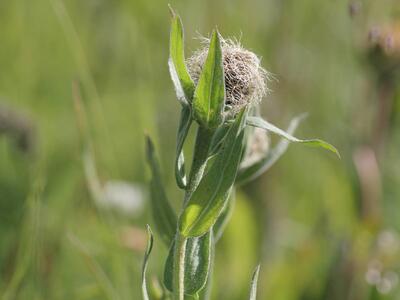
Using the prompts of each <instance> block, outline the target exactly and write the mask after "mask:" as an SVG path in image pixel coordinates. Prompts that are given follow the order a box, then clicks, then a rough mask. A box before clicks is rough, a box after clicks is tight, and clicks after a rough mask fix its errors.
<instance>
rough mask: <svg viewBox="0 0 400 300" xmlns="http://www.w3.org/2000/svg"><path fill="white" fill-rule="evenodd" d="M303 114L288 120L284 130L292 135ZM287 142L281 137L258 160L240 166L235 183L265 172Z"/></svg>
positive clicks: (286, 145)
mask: <svg viewBox="0 0 400 300" xmlns="http://www.w3.org/2000/svg"><path fill="white" fill-rule="evenodd" d="M305 116H306V114H302V115H300V116H298V117H296V118H294V119H293V120H292V121H290V124H289V127H288V129H287V130H286V132H287V133H288V134H290V135H292V134H293V133H294V132H295V130H296V128H297V127H298V126H299V124H300V122H301V121H302V120H304V118H305ZM289 143H290V142H289V141H288V140H287V139H286V138H282V139H281V140H280V141H279V143H278V145H276V146H275V147H274V148H273V149H271V150H268V151H267V153H265V155H264V156H263V157H261V158H260V159H259V160H258V161H256V162H254V163H253V164H251V165H249V166H246V167H243V168H240V169H239V171H238V175H237V177H236V183H237V184H244V183H246V182H249V181H252V180H254V179H255V178H257V177H258V176H260V175H261V174H263V173H265V172H266V171H267V170H268V169H269V168H270V167H272V165H274V164H275V162H277V161H278V160H279V158H280V157H281V156H282V155H283V154H284V153H285V152H286V150H287V148H288V146H289Z"/></svg>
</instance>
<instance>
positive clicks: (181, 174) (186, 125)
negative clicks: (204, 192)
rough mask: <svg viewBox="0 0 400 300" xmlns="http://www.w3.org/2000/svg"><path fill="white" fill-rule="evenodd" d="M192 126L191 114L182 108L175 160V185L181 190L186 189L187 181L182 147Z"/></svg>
mask: <svg viewBox="0 0 400 300" xmlns="http://www.w3.org/2000/svg"><path fill="white" fill-rule="evenodd" d="M191 124H192V114H191V110H190V107H189V106H183V107H182V110H181V119H180V121H179V128H178V137H177V145H176V158H175V178H176V184H177V185H178V187H180V188H181V189H184V188H186V185H187V179H186V172H185V157H184V154H183V145H184V143H185V140H186V137H187V134H188V132H189V129H190V125H191Z"/></svg>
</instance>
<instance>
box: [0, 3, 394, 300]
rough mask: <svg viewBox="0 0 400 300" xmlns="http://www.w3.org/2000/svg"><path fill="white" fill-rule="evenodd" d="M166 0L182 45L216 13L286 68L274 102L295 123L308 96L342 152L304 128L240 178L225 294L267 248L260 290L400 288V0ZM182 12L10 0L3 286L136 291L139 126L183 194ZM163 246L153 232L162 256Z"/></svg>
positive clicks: (277, 116) (226, 242)
mask: <svg viewBox="0 0 400 300" xmlns="http://www.w3.org/2000/svg"><path fill="white" fill-rule="evenodd" d="M170 4H171V6H172V7H173V8H174V9H175V10H176V11H177V12H178V13H179V14H180V15H181V17H182V20H183V23H184V27H185V34H186V54H187V55H190V53H191V52H192V51H193V50H195V49H196V48H197V47H199V41H198V40H196V39H195V37H197V36H198V35H199V33H200V34H202V35H207V34H208V33H209V32H210V31H211V30H212V29H213V28H215V26H218V29H219V30H220V32H221V33H222V34H223V35H224V36H226V37H238V38H239V39H240V40H241V42H242V44H243V45H244V46H245V47H246V48H249V49H251V50H252V51H254V52H255V53H257V54H258V55H260V56H262V64H263V66H264V67H265V68H266V69H267V70H269V71H270V72H272V73H273V75H274V76H273V77H274V80H272V81H271V82H269V87H270V89H271V90H272V92H271V93H270V94H269V95H268V96H267V97H266V99H264V101H263V104H262V110H263V115H264V116H265V117H266V118H268V119H269V120H270V121H272V122H273V123H275V124H277V125H278V126H280V127H286V126H287V124H288V122H289V120H290V119H291V118H292V117H293V116H295V115H298V114H300V113H302V112H308V113H309V117H308V119H307V120H306V121H305V122H304V123H303V124H302V126H301V128H300V129H299V130H298V132H297V135H298V136H299V137H319V138H323V139H325V140H327V141H329V142H331V143H332V144H334V145H335V146H336V147H337V148H338V149H339V150H340V152H341V155H342V159H341V160H338V159H336V158H335V157H334V156H333V155H330V154H329V153H326V152H324V151H319V150H318V149H312V148H307V147H303V146H301V145H291V146H290V147H289V150H288V152H287V153H286V154H285V155H284V156H283V158H282V159H281V160H280V161H279V162H278V163H277V164H276V165H275V166H274V167H273V168H271V170H270V171H269V172H268V173H266V174H264V175H263V176H262V177H260V178H259V179H257V180H256V181H254V182H252V183H251V184H248V185H247V186H244V187H242V188H240V189H239V190H238V194H237V195H238V201H237V204H236V209H235V213H234V215H233V218H232V220H231V221H230V223H229V225H228V228H227V230H226V232H225V235H224V237H223V238H222V240H221V241H220V242H219V244H218V245H217V253H216V273H215V276H214V288H213V299H233V300H235V299H247V297H248V291H249V284H250V278H251V273H252V271H253V270H254V267H255V266H256V264H257V263H258V262H261V275H260V276H261V277H260V281H259V299H274V300H280V299H282V300H292V299H302V300H306V299H309V300H316V299H341V300H342V299H400V288H399V283H398V281H399V274H400V273H399V272H400V240H399V230H400V217H399V211H400V202H399V200H400V157H399V153H400V152H399V147H400V120H399V112H400V79H399V78H400V77H399V75H398V73H399V70H400V67H399V66H400V5H399V2H398V1H397V0H392V1H390V0H380V1H373V0H369V1H367V0H365V1H349V0H330V1H317V0H303V1H298V0H284V1H283V0H247V1H239V0H234V1H232V0H229V1H228V0H221V1H214V0H203V1H192V0H189V1H183V0H182V1H178V0H176V1H171V2H170ZM169 22H170V16H169V11H168V7H167V2H164V1H161V0H159V1H149V0H85V1H80V0H68V1H66V0H35V1H26V0H12V1H5V0H2V1H0V28H1V29H0V68H1V71H0V295H1V296H2V297H3V299H141V293H140V270H141V264H142V258H143V253H144V249H145V246H146V234H145V231H144V229H145V224H146V223H150V225H152V220H151V215H150V213H149V205H148V202H149V199H148V189H147V183H148V179H149V172H148V169H147V166H146V165H145V159H144V133H148V134H150V135H151V136H152V137H153V139H154V140H155V142H156V144H157V150H158V155H159V157H160V160H161V165H162V168H163V176H164V181H165V184H166V185H167V190H168V194H169V197H170V199H172V200H173V202H174V205H175V207H179V205H180V201H181V199H182V195H181V193H180V192H179V191H178V190H177V189H176V187H175V179H174V174H173V161H174V156H175V137H176V128H177V124H178V118H179V111H180V109H179V103H178V102H177V101H176V98H175V95H174V89H173V85H172V83H171V80H170V78H169V73H168V67H167V59H168V39H169ZM273 141H275V140H274V139H273ZM192 143H193V134H192V135H191V138H190V139H189V143H188V147H187V149H188V150H189V149H190V145H191V144H192ZM166 254H167V249H165V247H164V245H163V244H162V243H161V242H160V240H159V238H158V236H157V235H156V236H155V247H154V252H153V253H152V256H151V259H150V265H149V272H148V273H149V274H152V275H153V276H160V275H161V274H162V270H163V264H164V260H165V257H166Z"/></svg>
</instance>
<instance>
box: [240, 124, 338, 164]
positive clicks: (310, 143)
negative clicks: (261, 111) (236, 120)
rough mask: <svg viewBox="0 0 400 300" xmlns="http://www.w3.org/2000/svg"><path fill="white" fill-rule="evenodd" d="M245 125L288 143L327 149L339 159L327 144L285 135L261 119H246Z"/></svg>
mask: <svg viewBox="0 0 400 300" xmlns="http://www.w3.org/2000/svg"><path fill="white" fill-rule="evenodd" d="M246 124H247V125H249V126H254V127H258V128H262V129H265V130H267V131H270V132H272V133H275V134H277V135H279V136H281V137H283V138H285V139H287V140H288V141H290V142H294V143H302V144H305V145H307V146H311V147H321V148H324V149H327V150H329V151H331V152H333V153H335V154H336V155H337V156H338V157H339V158H340V154H339V152H338V150H337V149H336V148H335V147H334V146H332V145H331V144H329V143H327V142H325V141H323V140H320V139H307V140H301V139H298V138H296V137H294V136H292V135H291V134H289V133H287V132H286V131H284V130H282V129H280V128H278V127H276V126H275V125H273V124H271V123H269V122H267V121H265V120H264V119H262V118H260V117H248V118H247V121H246Z"/></svg>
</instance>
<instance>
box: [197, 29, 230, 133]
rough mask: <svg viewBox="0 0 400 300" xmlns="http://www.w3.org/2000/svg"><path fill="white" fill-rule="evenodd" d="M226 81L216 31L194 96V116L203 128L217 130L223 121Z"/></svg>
mask: <svg viewBox="0 0 400 300" xmlns="http://www.w3.org/2000/svg"><path fill="white" fill-rule="evenodd" d="M224 106H225V79H224V67H223V63H222V50H221V43H220V38H219V33H218V32H217V31H216V30H214V32H213V33H212V36H211V41H210V47H209V48H208V54H207V58H206V61H205V63H204V66H203V70H202V72H201V74H200V77H199V81H198V83H197V86H196V90H195V92H194V96H193V103H192V107H193V116H194V118H195V119H196V120H197V121H198V122H199V124H200V125H201V126H204V127H206V128H216V127H218V125H220V124H221V123H222V121H223V115H222V112H223V110H224Z"/></svg>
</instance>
